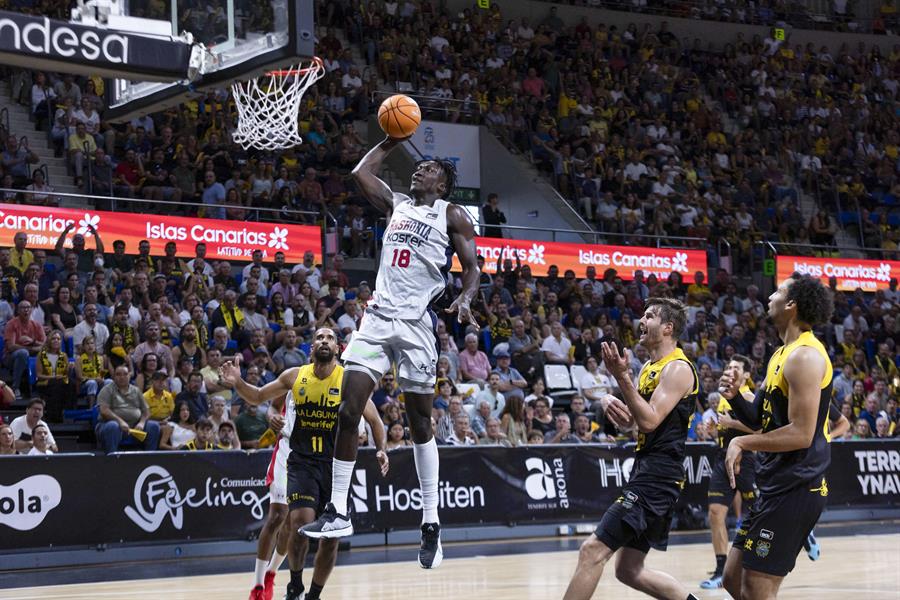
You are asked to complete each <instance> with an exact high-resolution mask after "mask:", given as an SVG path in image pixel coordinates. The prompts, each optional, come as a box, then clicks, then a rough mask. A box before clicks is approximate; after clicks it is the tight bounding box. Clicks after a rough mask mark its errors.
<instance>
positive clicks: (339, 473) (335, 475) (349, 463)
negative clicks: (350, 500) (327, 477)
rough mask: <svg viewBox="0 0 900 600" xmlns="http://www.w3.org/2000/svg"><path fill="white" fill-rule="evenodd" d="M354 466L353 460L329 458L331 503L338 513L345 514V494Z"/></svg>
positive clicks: (347, 491) (348, 490)
mask: <svg viewBox="0 0 900 600" xmlns="http://www.w3.org/2000/svg"><path fill="white" fill-rule="evenodd" d="M355 466H356V461H355V460H338V459H336V458H333V459H331V503H332V504H334V508H335V510H336V511H337V512H338V514H339V515H346V514H347V494H348V493H349V492H350V479H351V478H352V477H353V467H355Z"/></svg>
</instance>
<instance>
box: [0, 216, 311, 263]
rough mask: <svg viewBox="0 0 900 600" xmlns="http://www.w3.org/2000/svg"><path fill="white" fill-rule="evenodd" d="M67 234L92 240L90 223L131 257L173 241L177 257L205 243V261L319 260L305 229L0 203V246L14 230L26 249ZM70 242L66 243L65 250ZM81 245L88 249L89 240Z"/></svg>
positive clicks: (308, 228)
mask: <svg viewBox="0 0 900 600" xmlns="http://www.w3.org/2000/svg"><path fill="white" fill-rule="evenodd" d="M71 224H74V225H75V227H74V228H73V230H72V231H71V232H70V235H71V234H73V233H80V234H82V235H84V236H85V237H86V238H90V237H91V236H92V234H91V231H90V229H89V228H88V226H89V225H92V226H93V227H94V228H95V229H96V230H97V233H99V234H100V237H101V238H102V239H103V243H104V244H105V246H106V251H107V252H112V243H113V241H114V240H123V241H124V242H125V251H126V252H127V253H129V254H137V251H138V243H139V242H140V241H141V240H147V241H149V242H150V253H151V254H154V255H161V254H163V252H164V247H165V245H166V243H167V242H175V243H176V244H177V246H178V253H177V254H178V256H184V257H193V256H194V246H195V245H196V244H198V243H200V242H202V243H204V244H206V258H207V260H215V259H230V260H250V257H251V254H252V253H253V251H254V250H262V251H263V255H264V256H265V257H266V258H267V259H271V257H273V256H274V255H275V253H276V252H278V251H281V252H284V256H285V261H286V262H289V263H300V262H303V253H304V252H306V251H307V250H312V251H313V252H314V253H315V254H316V260H317V261H318V260H319V259H321V257H322V242H321V230H320V229H319V228H318V227H314V226H311V225H286V224H282V223H257V222H249V221H225V220H218V219H197V218H193V217H170V216H166V215H145V214H140V213H120V212H106V211H97V210H77V209H74V208H52V209H48V208H46V207H37V206H26V205H21V204H0V246H12V245H13V236H15V234H16V232H19V231H24V232H25V233H26V234H28V247H29V248H47V249H51V248H53V247H54V246H55V245H56V240H58V239H59V236H60V234H61V233H62V232H63V230H65V229H66V227H68V226H69V225H71ZM70 240H71V238H69V240H67V241H66V245H67V246H70V245H71V242H70ZM86 246H87V247H88V248H92V247H93V245H92V242H91V241H88V242H87V244H86Z"/></svg>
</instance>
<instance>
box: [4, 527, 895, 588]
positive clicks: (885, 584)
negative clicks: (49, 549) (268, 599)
mask: <svg viewBox="0 0 900 600" xmlns="http://www.w3.org/2000/svg"><path fill="white" fill-rule="evenodd" d="M522 543H526V544H527V543H529V542H527V541H524V542H522ZM820 543H821V546H822V557H821V558H820V560H819V561H817V562H815V563H813V562H810V561H809V560H808V559H807V558H806V556H805V554H804V555H801V556H800V557H799V558H798V560H797V567H796V568H795V569H794V572H793V573H792V574H791V575H789V576H788V578H787V579H786V581H785V583H784V584H783V585H782V588H781V594H780V595H779V598H785V599H808V598H815V599H816V600H823V599H835V600H836V599H838V598H849V597H862V598H865V599H866V600H882V599H885V600H886V599H888V598H890V599H896V598H900V568H898V565H900V563H898V557H900V534H887V535H853V536H836V537H825V538H820ZM464 548H465V546H464V545H459V546H457V545H454V544H448V545H447V547H446V548H445V554H448V555H451V556H459V555H461V554H462V555H464V554H465V552H461V550H462V549H464ZM408 554H409V557H410V559H409V560H408V561H403V562H391V563H373V564H362V565H348V566H340V559H339V563H338V564H339V566H338V567H337V568H336V569H335V571H334V573H333V574H332V577H331V580H330V581H329V582H328V585H327V587H326V588H325V592H324V593H323V598H325V599H326V600H409V598H428V599H434V600H442V599H447V600H451V599H452V600H458V599H460V598H465V599H469V600H476V599H489V600H549V599H556V598H561V597H562V594H563V591H564V590H565V587H566V584H567V582H568V579H569V577H570V575H571V574H572V571H573V570H574V568H575V561H576V559H577V552H576V551H572V550H568V551H557V552H536V553H525V554H507V555H500V556H485V555H477V554H473V555H469V556H466V557H464V558H447V559H445V560H444V563H443V564H442V565H441V567H440V568H439V569H437V570H435V571H423V570H421V569H419V568H418V566H416V564H415V563H414V562H413V558H414V556H415V549H414V548H410V549H408ZM711 554H712V550H711V547H710V545H709V544H708V543H703V544H699V543H694V544H683V545H678V546H674V547H671V548H670V549H669V551H668V552H665V553H659V552H651V553H650V555H649V556H648V559H647V564H648V566H651V567H655V568H659V569H662V570H665V571H668V572H669V573H671V574H673V575H675V577H677V578H678V579H680V580H681V581H682V582H684V583H685V584H686V585H688V586H689V589H690V590H691V591H693V592H694V593H695V594H696V595H697V596H698V597H700V598H705V599H718V598H723V599H724V598H728V594H727V593H725V591H724V590H714V591H704V590H699V589H698V588H697V584H698V582H699V581H701V580H702V579H704V578H705V577H706V574H707V572H708V570H709V569H710V566H711V564H712V563H713V558H712V556H711ZM251 566H252V560H251V561H248V565H247V568H248V571H247V572H243V573H228V574H223V575H205V576H198V577H177V578H163V579H141V580H132V581H108V582H102V583H84V584H75V585H59V586H49V587H32V588H18V589H5V590H0V598H15V599H17V600H37V599H41V600H54V599H63V598H65V599H67V600H78V599H84V600H88V599H91V600H107V599H119V598H121V599H133V598H148V599H149V598H154V599H155V598H165V599H166V600H193V599H196V598H216V600H239V599H240V600H243V599H245V598H247V596H248V593H249V589H250V586H249V583H250V581H251V579H252V574H251V572H250V571H249V569H250V568H251ZM311 576H312V574H311V569H310V568H307V569H306V570H305V571H304V579H305V581H306V585H307V586H308V585H309V583H308V581H309V578H310V577H311ZM287 580H288V573H287V571H286V570H282V571H281V572H279V574H278V578H277V580H276V583H277V586H278V587H277V594H276V598H281V597H282V595H283V593H284V586H285V585H286V584H287ZM642 597H645V596H642V595H641V594H639V593H637V592H634V591H631V590H629V589H628V588H626V587H624V586H623V585H621V584H620V583H619V582H617V581H616V580H615V577H614V574H613V573H612V569H611V568H608V569H607V572H606V573H604V575H603V579H602V580H601V582H600V586H599V587H598V588H597V593H596V594H595V595H594V598H623V599H626V598H642Z"/></svg>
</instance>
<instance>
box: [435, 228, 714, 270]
mask: <svg viewBox="0 0 900 600" xmlns="http://www.w3.org/2000/svg"><path fill="white" fill-rule="evenodd" d="M475 245H476V247H477V253H478V254H480V255H481V256H483V257H484V270H485V271H487V272H489V273H494V272H496V270H497V263H498V262H499V263H501V264H502V263H503V261H504V260H506V259H507V258H509V259H510V260H512V261H513V264H514V265H515V263H516V258H518V259H519V261H520V262H521V263H522V265H523V266H524V265H528V266H529V267H531V273H532V275H535V276H538V277H542V276H544V275H546V274H547V269H549V268H550V265H556V266H557V267H559V275H560V277H562V276H563V274H564V273H565V272H566V270H567V269H572V270H573V271H575V275H576V276H577V277H584V276H585V274H586V271H587V268H588V267H594V268H595V269H596V271H597V276H598V277H601V276H602V275H603V271H605V270H606V269H609V268H613V269H615V270H616V271H617V272H618V275H619V276H620V277H621V278H623V279H632V278H633V277H634V272H635V271H643V272H644V277H647V276H649V275H651V274H653V275H656V277H657V278H659V279H665V278H667V277H668V276H669V275H670V274H671V273H673V272H675V271H677V272H678V273H681V275H682V276H683V277H684V279H685V280H689V277H688V276H691V277H692V276H693V274H694V273H696V272H697V271H702V272H703V274H704V275H706V274H707V273H706V251H704V250H686V249H681V248H647V247H643V246H604V245H600V244H573V243H566V242H536V241H530V240H524V241H523V240H506V239H501V238H485V237H476V238H475ZM460 269H461V267H460V264H459V259H458V258H456V256H454V257H453V270H455V271H459V270H460Z"/></svg>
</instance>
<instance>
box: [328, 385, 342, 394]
mask: <svg viewBox="0 0 900 600" xmlns="http://www.w3.org/2000/svg"><path fill="white" fill-rule="evenodd" d="M328 393H329V394H331V395H332V396H340V394H341V389H340V388H336V387H333V388H328Z"/></svg>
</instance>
